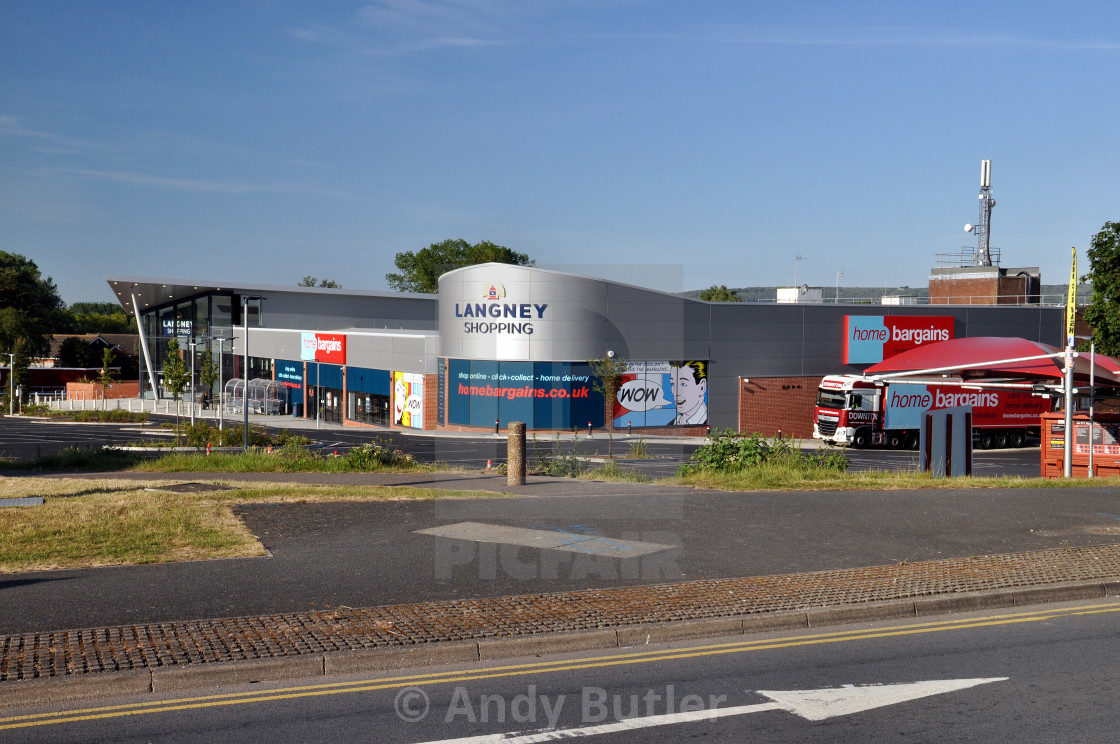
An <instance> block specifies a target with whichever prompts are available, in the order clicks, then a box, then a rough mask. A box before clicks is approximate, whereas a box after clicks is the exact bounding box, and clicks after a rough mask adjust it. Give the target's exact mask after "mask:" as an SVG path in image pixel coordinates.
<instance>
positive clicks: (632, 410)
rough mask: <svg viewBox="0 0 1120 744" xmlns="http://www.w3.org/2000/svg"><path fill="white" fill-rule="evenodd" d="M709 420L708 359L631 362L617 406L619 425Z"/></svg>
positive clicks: (686, 423) (688, 423)
mask: <svg viewBox="0 0 1120 744" xmlns="http://www.w3.org/2000/svg"><path fill="white" fill-rule="evenodd" d="M707 423H708V363H707V362H706V361H679V362H631V363H630V364H628V365H627V366H626V374H624V375H623V376H622V386H621V387H620V388H619V391H618V398H617V400H616V401H615V406H614V425H615V427H616V428H621V427H625V426H704V425H706V424H707Z"/></svg>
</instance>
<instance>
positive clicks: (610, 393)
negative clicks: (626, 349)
mask: <svg viewBox="0 0 1120 744" xmlns="http://www.w3.org/2000/svg"><path fill="white" fill-rule="evenodd" d="M587 363H588V364H589V365H591V372H592V373H593V374H594V376H593V377H592V378H591V389H592V390H594V391H596V392H598V393H600V394H601V395H602V396H603V403H604V406H605V407H606V416H605V417H604V421H605V422H606V424H607V436H608V437H609V440H608V442H607V457H613V456H614V404H615V401H617V400H618V391H619V389H620V388H621V387H622V376H623V375H624V374H626V360H625V359H623V358H622V357H619V356H612V355H611V354H607V355H606V356H601V357H599V358H598V359H588V360H587Z"/></svg>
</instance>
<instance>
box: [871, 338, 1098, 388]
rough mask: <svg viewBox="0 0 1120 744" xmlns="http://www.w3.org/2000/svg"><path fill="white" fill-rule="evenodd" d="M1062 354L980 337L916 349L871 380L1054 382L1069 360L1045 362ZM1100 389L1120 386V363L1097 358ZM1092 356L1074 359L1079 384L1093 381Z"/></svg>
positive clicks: (874, 368) (884, 364) (875, 368)
mask: <svg viewBox="0 0 1120 744" xmlns="http://www.w3.org/2000/svg"><path fill="white" fill-rule="evenodd" d="M1061 351H1062V350H1061V349H1059V348H1058V347H1056V346H1050V345H1049V344H1043V343H1039V342H1037V341H1028V340H1027V339H1025V338H1005V337H1000V336H975V337H972V338H957V339H952V340H951V341H939V342H937V343H932V344H923V345H922V346H919V347H918V348H916V349H911V350H910V351H904V352H902V353H901V354H896V355H895V356H893V357H891V358H890V359H885V360H883V361H881V362H879V363H878V364H873V365H871V366H870V367H868V368H867V370H866V371H865V372H864V374H865V375H882V374H889V373H892V372H918V371H923V370H928V371H930V372H931V373H936V374H954V375H960V377H961V378H962V379H965V380H985V379H1003V380H1007V379H1013V380H1024V381H1038V382H1043V381H1052V380H1060V379H1062V370H1063V367H1064V364H1065V360H1064V359H1063V358H1062V357H1060V356H1057V357H1050V358H1031V357H1044V356H1046V355H1048V354H1060V353H1061ZM1095 366H1096V374H1095V376H1096V380H1097V382H1098V384H1104V385H1117V384H1120V362H1117V361H1116V360H1114V359H1111V358H1109V357H1103V356H1101V355H1100V354H1098V355H1097V358H1096V365H1095ZM1089 367H1090V363H1089V355H1088V354H1085V353H1082V354H1080V355H1079V356H1078V357H1077V358H1076V359H1074V366H1073V376H1074V380H1075V381H1076V382H1077V383H1078V384H1085V383H1087V382H1088V380H1089Z"/></svg>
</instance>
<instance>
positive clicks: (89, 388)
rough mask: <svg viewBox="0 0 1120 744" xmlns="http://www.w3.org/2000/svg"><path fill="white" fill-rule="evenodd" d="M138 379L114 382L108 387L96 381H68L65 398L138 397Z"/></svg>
mask: <svg viewBox="0 0 1120 744" xmlns="http://www.w3.org/2000/svg"><path fill="white" fill-rule="evenodd" d="M139 397H140V382H139V380H130V381H127V382H114V383H113V384H111V385H109V387H108V388H107V389H106V388H103V387H101V386H100V385H99V384H97V383H96V382H68V383H66V398H67V399H68V400H102V399H103V398H109V399H113V398H139Z"/></svg>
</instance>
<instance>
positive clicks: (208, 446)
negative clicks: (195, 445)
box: [206, 442, 210, 457]
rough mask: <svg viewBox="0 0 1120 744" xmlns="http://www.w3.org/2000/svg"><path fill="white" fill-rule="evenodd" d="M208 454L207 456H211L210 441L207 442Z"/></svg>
mask: <svg viewBox="0 0 1120 744" xmlns="http://www.w3.org/2000/svg"><path fill="white" fill-rule="evenodd" d="M206 456H207V457H209V456H210V443H209V442H207V443H206Z"/></svg>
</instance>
